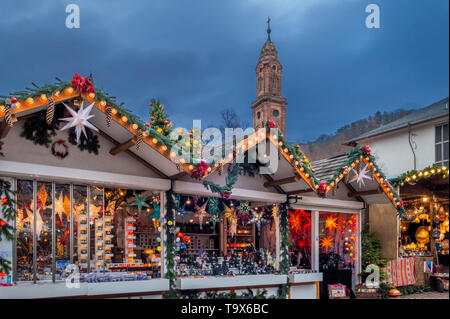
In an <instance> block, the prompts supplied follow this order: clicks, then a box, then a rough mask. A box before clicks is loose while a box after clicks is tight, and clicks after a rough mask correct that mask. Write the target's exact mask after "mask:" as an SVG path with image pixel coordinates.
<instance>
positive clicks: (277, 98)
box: [252, 18, 287, 136]
mask: <svg viewBox="0 0 450 319" xmlns="http://www.w3.org/2000/svg"><path fill="white" fill-rule="evenodd" d="M267 25H268V27H267V41H266V43H265V44H264V46H263V48H262V50H261V54H260V56H259V61H258V64H257V65H256V83H257V85H256V100H255V102H253V104H252V110H253V128H254V129H255V130H257V129H259V128H261V127H263V126H264V124H265V123H266V122H267V121H273V122H275V123H277V124H278V125H279V128H280V130H281V132H283V136H286V105H287V100H286V99H285V98H284V97H282V95H281V77H282V73H283V72H282V71H283V67H282V65H281V63H280V62H279V61H278V52H277V49H276V48H275V45H274V44H273V42H272V40H271V39H270V33H271V32H272V30H271V29H270V18H268V19H267Z"/></svg>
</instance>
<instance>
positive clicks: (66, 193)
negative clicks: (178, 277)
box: [0, 74, 187, 298]
mask: <svg viewBox="0 0 450 319" xmlns="http://www.w3.org/2000/svg"><path fill="white" fill-rule="evenodd" d="M33 85H34V84H33ZM150 109H151V115H150V116H151V118H150V121H149V123H144V122H141V121H140V120H139V119H138V118H137V117H135V116H134V115H133V114H131V113H130V112H129V111H128V110H126V109H125V108H124V107H123V105H120V104H118V103H116V102H115V100H114V98H113V97H110V96H109V95H108V94H107V93H105V92H103V91H101V90H99V89H97V88H94V86H93V80H92V77H85V78H82V77H81V76H79V75H78V74H76V75H75V76H74V77H73V79H72V81H70V82H63V81H61V80H58V81H57V83H56V84H54V85H45V86H41V87H38V86H37V85H34V87H33V88H31V89H26V90H25V91H20V92H16V93H13V94H11V95H8V96H4V97H0V119H1V122H0V138H1V140H0V141H1V142H0V147H1V149H0V153H1V156H0V176H2V177H1V179H0V196H1V201H2V202H1V206H2V216H0V228H1V234H2V235H3V236H1V237H0V240H1V243H0V244H1V246H0V248H1V249H0V252H1V254H0V282H1V284H2V286H6V287H2V288H0V294H1V295H2V296H3V297H9V298H16V297H17V298H35V297H39V298H43V297H74V296H78V297H82V296H84V297H86V296H133V295H135V296H148V297H150V298H155V297H161V296H162V294H163V293H164V292H165V291H167V290H168V288H169V281H168V280H167V279H165V278H164V276H165V274H166V268H165V263H164V244H163V238H164V222H163V220H164V219H163V217H164V209H162V207H164V205H165V198H166V193H165V192H166V191H169V190H170V187H171V183H170V180H169V176H171V175H175V174H178V173H179V172H180V170H183V169H187V167H186V165H178V166H177V165H175V164H174V163H173V162H172V161H171V160H170V154H169V151H168V149H169V147H170V146H171V143H172V142H171V141H170V140H169V139H168V138H167V135H168V133H169V132H170V130H171V126H172V123H170V122H169V121H168V119H167V117H166V115H165V113H164V111H163V109H164V106H163V105H160V104H159V102H158V101H152V102H151V105H150ZM14 229H15V231H14ZM72 287H75V288H76V289H71V288H72Z"/></svg>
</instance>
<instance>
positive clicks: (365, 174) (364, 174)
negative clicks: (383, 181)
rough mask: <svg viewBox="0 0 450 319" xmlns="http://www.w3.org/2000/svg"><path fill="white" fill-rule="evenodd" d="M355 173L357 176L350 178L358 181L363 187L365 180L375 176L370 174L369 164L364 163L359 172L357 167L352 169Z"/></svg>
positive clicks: (359, 185)
mask: <svg viewBox="0 0 450 319" xmlns="http://www.w3.org/2000/svg"><path fill="white" fill-rule="evenodd" d="M352 171H353V173H354V174H355V176H354V177H353V179H352V180H350V183H351V182H354V181H356V182H357V183H358V187H359V188H361V187H362V186H365V183H364V180H365V179H367V180H372V179H373V178H372V177H371V176H370V175H369V174H370V170H369V168H368V167H367V165H364V167H363V168H362V169H361V168H359V170H358V172H357V171H356V170H355V169H352Z"/></svg>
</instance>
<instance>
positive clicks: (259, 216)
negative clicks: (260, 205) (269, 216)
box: [249, 209, 267, 233]
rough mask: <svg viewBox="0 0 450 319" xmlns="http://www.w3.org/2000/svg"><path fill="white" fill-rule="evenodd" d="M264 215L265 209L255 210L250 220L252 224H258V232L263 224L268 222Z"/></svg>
mask: <svg viewBox="0 0 450 319" xmlns="http://www.w3.org/2000/svg"><path fill="white" fill-rule="evenodd" d="M263 215H264V210H263V209H261V211H259V212H258V211H257V210H255V211H254V212H253V217H252V219H250V221H249V223H250V224H255V225H256V227H257V228H258V233H259V232H260V230H261V224H264V223H266V222H267V220H266V219H265V218H264V217H263Z"/></svg>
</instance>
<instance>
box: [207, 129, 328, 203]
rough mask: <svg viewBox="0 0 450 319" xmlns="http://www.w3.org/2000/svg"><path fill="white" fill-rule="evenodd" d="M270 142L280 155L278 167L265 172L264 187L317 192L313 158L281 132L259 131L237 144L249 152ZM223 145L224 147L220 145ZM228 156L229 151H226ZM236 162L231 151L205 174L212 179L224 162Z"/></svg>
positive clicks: (241, 149)
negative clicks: (272, 171) (307, 155)
mask: <svg viewBox="0 0 450 319" xmlns="http://www.w3.org/2000/svg"><path fill="white" fill-rule="evenodd" d="M266 141H268V142H269V143H271V145H273V146H274V147H275V148H276V150H277V152H278V153H279V154H280V156H279V161H278V169H277V170H276V171H275V172H274V173H273V174H270V175H269V174H263V176H264V177H265V179H266V182H265V183H264V187H266V188H272V187H273V188H275V189H276V190H277V191H278V192H279V193H283V194H288V195H290V194H292V193H299V192H300V193H301V192H316V191H317V189H318V187H319V185H318V183H319V180H318V179H317V178H316V176H315V175H314V173H313V171H312V168H311V166H310V165H309V160H308V159H307V158H306V156H304V155H301V156H300V155H299V154H303V153H302V152H301V151H300V150H299V149H297V148H296V147H295V146H292V145H290V144H289V143H287V142H286V140H285V139H284V137H283V136H282V134H281V132H280V131H278V134H276V135H270V134H269V130H267V131H266V133H264V132H262V133H261V132H255V133H254V134H252V135H250V136H248V137H247V138H245V139H243V140H242V141H240V142H238V143H237V145H236V150H237V151H238V152H247V151H248V150H251V149H253V148H256V147H257V146H258V144H259V143H262V142H266ZM220 147H223V146H220ZM225 155H226V154H225ZM232 162H233V154H228V155H227V156H225V158H224V159H223V160H222V162H221V163H216V164H215V165H213V168H212V170H211V171H210V172H209V173H208V174H206V175H205V176H204V179H206V178H208V176H211V175H212V174H214V173H216V172H217V171H218V170H220V169H221V168H220V165H227V164H231V163H232Z"/></svg>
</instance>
